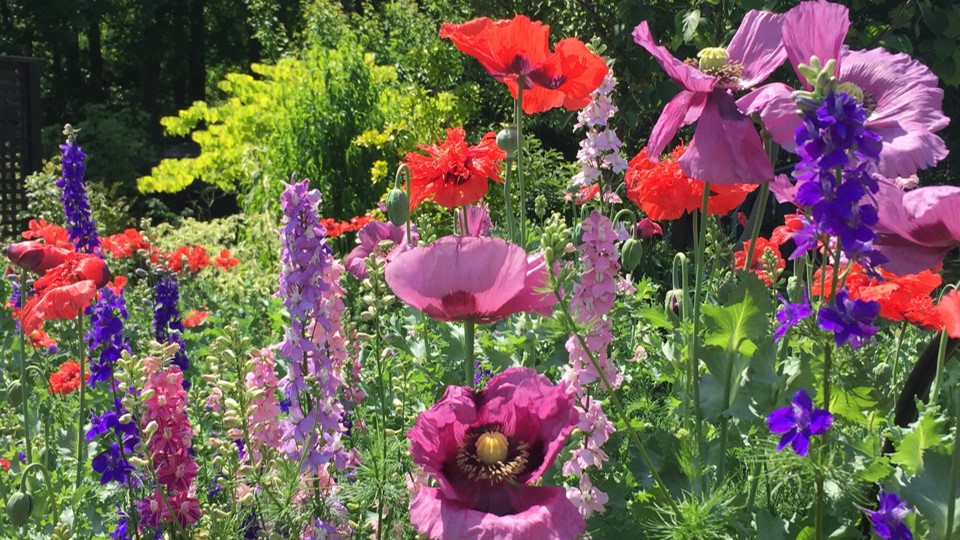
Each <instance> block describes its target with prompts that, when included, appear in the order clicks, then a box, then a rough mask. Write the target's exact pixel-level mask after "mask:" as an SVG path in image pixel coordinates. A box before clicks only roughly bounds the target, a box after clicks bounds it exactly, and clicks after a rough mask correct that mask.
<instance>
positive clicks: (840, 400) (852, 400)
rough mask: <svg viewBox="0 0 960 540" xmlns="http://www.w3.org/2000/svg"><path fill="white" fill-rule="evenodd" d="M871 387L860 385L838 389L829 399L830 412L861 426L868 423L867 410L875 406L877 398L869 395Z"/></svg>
mask: <svg viewBox="0 0 960 540" xmlns="http://www.w3.org/2000/svg"><path fill="white" fill-rule="evenodd" d="M872 390H873V389H872V388H869V387H865V386H860V387H857V388H853V389H851V390H843V389H838V391H837V392H836V393H834V394H833V396H832V398H831V399H830V412H831V413H833V414H834V415H836V416H840V417H842V418H844V419H846V420H849V421H851V422H854V423H856V424H859V425H861V426H867V427H869V425H870V423H871V422H870V418H869V417H868V416H867V414H866V413H867V412H869V411H871V410H872V409H873V407H875V406H876V404H877V400H875V399H873V397H872V396H871V395H870V394H871V392H872Z"/></svg>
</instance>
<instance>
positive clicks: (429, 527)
mask: <svg viewBox="0 0 960 540" xmlns="http://www.w3.org/2000/svg"><path fill="white" fill-rule="evenodd" d="M497 491H498V492H496V493H495V496H493V497H491V498H490V503H491V505H496V506H498V507H500V508H491V509H490V510H499V512H494V511H480V510H475V509H473V508H471V507H469V506H466V505H464V504H462V503H460V502H458V501H455V500H449V499H447V498H445V497H444V495H443V493H441V492H440V490H438V489H436V488H428V487H423V488H420V490H419V491H418V492H417V494H416V495H415V496H414V497H413V499H411V500H410V523H411V524H413V526H414V527H415V528H416V529H417V530H418V531H420V532H421V533H423V534H425V535H427V536H428V537H429V538H432V539H435V540H440V539H448V538H450V539H452V538H464V539H465V538H469V539H471V540H574V539H576V538H578V537H579V536H580V534H582V533H583V531H584V530H585V529H586V523H585V522H584V520H583V517H582V516H581V515H580V512H578V511H577V508H576V507H575V506H573V503H571V502H570V501H569V500H567V496H566V490H565V489H563V488H560V487H539V486H538V487H534V486H510V489H503V490H497ZM498 513H502V514H503V515H498Z"/></svg>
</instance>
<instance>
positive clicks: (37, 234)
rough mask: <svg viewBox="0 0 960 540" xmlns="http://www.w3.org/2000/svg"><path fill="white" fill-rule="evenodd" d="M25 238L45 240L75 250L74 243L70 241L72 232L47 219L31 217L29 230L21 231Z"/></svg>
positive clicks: (45, 242) (28, 225)
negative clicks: (48, 221)
mask: <svg viewBox="0 0 960 540" xmlns="http://www.w3.org/2000/svg"><path fill="white" fill-rule="evenodd" d="M20 234H21V236H23V238H24V239H25V240H43V243H44V244H47V245H50V246H58V247H62V248H66V249H69V250H71V251H72V250H73V243H72V242H70V234H69V233H67V230H66V229H64V228H63V227H61V226H59V225H55V224H53V223H47V220H45V219H41V220H39V221H37V220H35V219H31V220H30V223H28V224H27V230H25V231H23V232H22V233H20Z"/></svg>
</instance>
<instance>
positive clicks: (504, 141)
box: [497, 126, 523, 159]
mask: <svg viewBox="0 0 960 540" xmlns="http://www.w3.org/2000/svg"><path fill="white" fill-rule="evenodd" d="M522 144H523V143H522V141H521V140H520V136H519V134H518V133H517V128H515V127H513V126H511V127H507V128H503V129H502V130H500V133H497V146H499V147H500V149H501V150H503V151H504V152H506V153H507V159H513V157H514V156H515V155H516V154H517V149H519V148H520V146H521V145H522Z"/></svg>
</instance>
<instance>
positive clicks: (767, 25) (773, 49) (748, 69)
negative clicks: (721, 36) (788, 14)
mask: <svg viewBox="0 0 960 540" xmlns="http://www.w3.org/2000/svg"><path fill="white" fill-rule="evenodd" d="M782 27H783V15H781V14H778V13H772V12H770V11H757V10H751V11H749V12H748V13H747V14H746V15H745V16H744V17H743V22H741V23H740V28H738V29H737V33H736V34H734V36H733V39H732V40H731V41H730V45H729V46H728V47H727V53H728V54H729V55H730V60H734V61H737V62H740V63H741V64H743V74H742V75H741V80H740V87H741V88H751V87H753V86H755V85H757V84H759V83H761V82H762V81H763V80H764V79H766V78H767V77H768V76H770V74H771V73H773V72H774V70H776V69H777V68H778V67H780V64H782V63H783V62H784V60H786V59H787V51H786V50H785V49H784V48H783V37H782Z"/></svg>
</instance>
